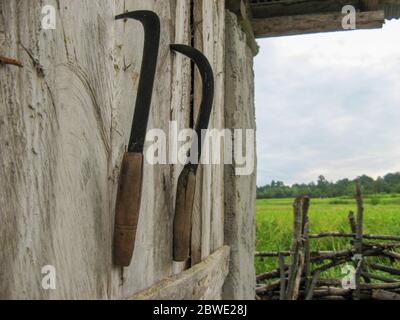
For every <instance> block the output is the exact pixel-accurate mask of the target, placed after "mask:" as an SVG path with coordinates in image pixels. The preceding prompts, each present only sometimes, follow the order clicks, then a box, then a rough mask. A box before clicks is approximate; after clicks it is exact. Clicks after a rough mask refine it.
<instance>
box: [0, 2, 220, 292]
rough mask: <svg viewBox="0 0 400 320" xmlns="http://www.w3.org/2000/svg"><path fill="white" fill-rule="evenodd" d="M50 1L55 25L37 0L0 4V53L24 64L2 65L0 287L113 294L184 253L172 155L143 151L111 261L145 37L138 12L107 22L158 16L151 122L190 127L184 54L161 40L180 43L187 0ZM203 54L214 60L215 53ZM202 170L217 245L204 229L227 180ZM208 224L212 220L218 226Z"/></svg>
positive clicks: (165, 270)
mask: <svg viewBox="0 0 400 320" xmlns="http://www.w3.org/2000/svg"><path fill="white" fill-rule="evenodd" d="M219 3H220V2H219V1H214V2H213V6H214V8H220V7H221V6H222V4H219ZM46 4H51V5H54V6H55V8H56V12H57V28H56V29H55V30H42V29H41V28H39V26H40V21H41V19H42V17H43V16H42V14H41V9H42V7H41V6H42V5H44V4H43V3H42V1H35V2H32V1H27V0H21V1H17V0H11V1H2V2H1V3H0V45H1V47H0V55H3V56H7V57H13V58H15V59H17V60H18V61H21V62H22V63H23V65H24V68H15V67H14V66H9V65H2V66H0V148H1V156H0V181H1V182H2V184H1V186H0V219H1V224H0V243H7V246H4V248H3V249H2V250H1V251H0V298H6V299H13V298H18V299H28V298H29V299H123V298H126V297H129V296H131V295H133V294H135V293H137V292H140V291H142V290H144V289H146V288H149V287H151V286H153V285H154V284H155V283H157V282H159V281H161V280H162V279H164V278H166V277H169V276H171V275H172V274H174V273H179V272H181V271H182V270H183V269H184V268H185V267H186V265H183V264H175V263H173V261H172V234H173V233H172V230H173V215H174V206H175V196H176V187H177V180H178V177H179V174H180V172H181V170H182V165H149V164H148V163H147V162H146V161H145V162H144V170H143V177H144V180H143V181H144V183H143V197H142V203H141V208H140V211H141V214H140V219H139V221H138V230H137V234H136V244H135V246H136V248H135V252H134V255H133V260H132V264H131V266H130V267H129V268H125V269H121V268H118V267H116V266H114V265H113V263H112V260H113V252H112V244H113V243H112V240H113V235H114V218H115V205H116V197H117V190H118V178H119V176H120V170H121V163H122V158H123V155H124V153H125V151H126V145H127V143H128V140H129V134H130V129H131V128H130V126H131V122H132V117H133V113H134V110H133V109H134V105H135V99H136V93H137V92H136V91H137V85H138V78H139V72H140V66H141V59H142V57H141V55H142V48H143V30H142V26H141V24H140V23H139V22H136V21H133V20H129V21H127V22H124V21H115V20H114V16H115V15H116V14H119V13H122V12H124V11H125V10H129V11H131V10H143V9H147V10H153V11H155V12H156V13H157V14H159V16H160V18H161V28H162V32H161V43H160V52H159V59H158V65H157V75H156V83H155V86H154V93H153V101H152V108H151V115H150V119H149V125H148V128H149V129H153V128H157V129H162V130H163V131H164V132H166V133H170V132H171V131H172V128H171V126H170V121H171V120H176V121H177V126H178V130H179V129H182V128H187V127H188V126H189V124H190V119H191V108H190V99H191V96H190V93H191V68H190V62H189V61H188V59H185V58H184V57H183V56H182V55H173V54H172V53H171V52H170V50H169V44H170V43H183V44H189V43H190V39H191V35H190V32H189V31H190V30H189V29H190V28H189V26H190V24H189V22H190V14H191V6H190V1H189V0H165V1H164V0H163V1H148V0H126V1H120V0H115V1H106V0H99V1H96V2H94V1H92V0H82V1H81V0H69V1H67V0H58V1H56V0H49V1H48V2H46ZM208 10H209V9H208ZM218 10H220V9H218ZM218 14H219V13H218V12H216V13H214V14H212V15H211V14H210V13H209V14H208V15H207V19H216V20H215V21H218V24H219V25H220V26H222V24H223V16H222V15H218ZM221 19H222V20H221ZM211 22H212V21H210V23H209V22H208V21H206V22H205V23H206V24H207V25H209V24H213V23H211ZM215 23H217V22H215ZM214 32H215V34H218V35H219V37H222V34H221V33H218V32H216V31H214ZM210 39H211V40H209V45H210V46H211V45H212V43H214V42H213V40H212V37H211V38H210ZM215 46H216V47H218V48H223V44H219V43H217V44H215ZM219 50H221V49H219ZM207 54H208V55H210V57H211V58H210V60H211V61H214V59H215V58H214V57H216V56H218V55H216V54H211V53H210V51H208V53H207ZM221 59H222V58H221V57H220V58H219V60H217V61H221ZM218 68H222V67H221V66H219V67H218ZM218 68H216V69H215V70H219V69H218ZM217 73H218V72H217ZM220 77H223V75H220ZM222 79H223V78H220V79H219V83H221V82H223V80H222ZM220 103H222V102H220ZM218 108H219V109H218ZM221 109H223V104H220V105H218V104H217V109H215V110H221ZM172 149H173V142H171V141H168V146H167V152H172ZM211 177H212V175H211V173H209V174H208V176H207V182H204V184H202V185H200V191H198V192H199V193H202V191H201V188H202V186H203V185H204V187H205V188H207V192H209V194H208V196H207V197H206V196H204V197H203V198H202V199H201V201H202V204H201V205H202V206H203V205H204V207H205V208H207V217H208V218H207V219H208V220H207V221H206V222H207V223H205V225H208V226H209V227H208V230H210V231H207V234H208V243H213V242H214V243H215V245H214V247H215V248H217V247H218V245H219V247H220V246H222V242H221V241H220V240H218V241H216V240H213V241H211V225H212V222H211V217H216V219H217V220H214V221H218V220H220V217H221V214H222V210H221V211H220V209H218V208H220V207H221V206H222V207H221V208H223V199H222V198H217V197H218V193H220V192H221V188H222V186H223V185H222V184H223V181H221V180H220V178H216V177H220V174H219V175H217V176H215V177H214V178H213V179H214V180H215V179H217V182H215V183H216V184H217V185H218V184H219V187H218V188H217V187H213V189H212V191H211V189H209V188H210V186H211V181H212V179H211ZM200 182H201V183H203V179H200ZM216 190H217V191H218V190H219V191H218V192H216ZM196 192H197V191H196ZM212 192H215V196H214V197H215V198H214V199H213V198H212V197H211V194H212ZM218 199H219V200H218ZM217 200H218V201H219V202H218V203H217V204H213V203H212V201H217ZM213 206H214V207H215V206H217V207H216V208H217V209H216V213H215V214H214V213H211V210H212V209H211V208H213ZM204 217H206V215H204ZM214 224H215V225H214V227H213V228H214V230H215V232H219V231H218V230H222V226H219V228H218V224H217V223H214ZM213 232H214V231H213ZM215 237H217V238H218V237H222V234H221V233H218V234H217V233H215ZM204 241H205V240H204ZM208 247H210V246H208ZM209 251H211V249H207V250H206V253H208V252H209ZM45 265H53V266H55V267H56V271H57V289H56V290H51V291H46V290H43V289H42V286H41V281H42V277H43V275H42V274H41V269H42V267H43V266H45ZM214 293H215V292H214ZM205 294H206V293H205Z"/></svg>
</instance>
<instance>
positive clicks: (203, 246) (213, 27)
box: [192, 0, 225, 265]
mask: <svg viewBox="0 0 400 320" xmlns="http://www.w3.org/2000/svg"><path fill="white" fill-rule="evenodd" d="M193 25H194V46H195V47H196V48H197V49H199V50H200V51H202V52H203V53H204V55H205V56H206V57H207V58H208V60H209V61H210V64H211V66H212V68H213V72H214V77H215V97H214V105H213V111H212V115H211V118H210V124H209V129H217V130H220V129H223V128H224V94H223V93H224V85H225V65H224V43H225V5H224V2H223V1H218V0H199V1H194V23H193ZM201 91H202V89H201V80H200V76H199V74H198V73H197V72H196V73H195V87H194V101H195V102H194V107H195V110H194V115H195V116H194V119H196V118H197V114H198V112H199V110H198V106H199V104H200V100H201V94H202V92H201ZM216 152H217V153H219V154H220V155H221V157H220V159H221V162H220V164H207V165H202V166H201V169H199V171H198V173H197V177H198V184H199V185H200V186H199V188H197V189H198V190H200V192H197V193H196V197H195V204H194V210H193V218H192V221H193V226H192V230H193V231H192V252H193V253H194V255H193V256H192V259H193V261H192V265H193V264H195V263H198V262H199V261H200V260H202V259H204V258H206V257H207V256H208V255H210V254H211V253H212V252H214V251H215V250H217V249H218V248H220V247H221V246H222V245H223V242H224V240H223V239H224V236H223V221H224V200H223V199H224V197H223V194H224V189H223V188H224V186H223V175H224V166H223V160H224V158H223V142H222V143H221V144H220V146H219V148H218V150H216ZM211 156H213V154H211ZM199 177H201V178H199Z"/></svg>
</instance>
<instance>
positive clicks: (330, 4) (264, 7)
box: [250, 0, 371, 18]
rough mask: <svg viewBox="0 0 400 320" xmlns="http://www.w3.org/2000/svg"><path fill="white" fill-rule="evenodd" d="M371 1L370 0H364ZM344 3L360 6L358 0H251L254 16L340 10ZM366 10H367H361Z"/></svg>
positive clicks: (265, 16)
mask: <svg viewBox="0 0 400 320" xmlns="http://www.w3.org/2000/svg"><path fill="white" fill-rule="evenodd" d="M365 1H371V0H365ZM345 5H352V6H354V7H355V8H356V9H359V7H360V1H359V0H281V1H268V2H267V1H265V2H262V1H260V2H252V3H251V4H250V7H251V9H252V11H253V17H254V18H272V17H281V16H293V15H302V14H316V13H327V12H331V13H333V12H341V11H342V8H343V7H344V6H345ZM363 11H367V10H363Z"/></svg>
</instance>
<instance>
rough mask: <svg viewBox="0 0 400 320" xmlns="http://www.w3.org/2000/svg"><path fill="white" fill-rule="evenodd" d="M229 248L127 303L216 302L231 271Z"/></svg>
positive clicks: (131, 298)
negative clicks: (161, 301)
mask: <svg viewBox="0 0 400 320" xmlns="http://www.w3.org/2000/svg"><path fill="white" fill-rule="evenodd" d="M229 253H230V249H229V247H228V246H224V247H222V248H221V249H219V250H217V251H216V252H215V253H213V254H212V255H210V256H209V257H208V258H207V259H205V260H204V261H203V262H201V263H199V264H197V265H195V266H194V267H192V268H191V269H188V270H186V271H184V272H182V273H180V274H178V275H175V276H172V277H170V278H167V279H164V280H162V281H161V282H159V283H157V284H156V285H154V286H153V287H151V288H150V289H147V290H145V291H143V292H141V293H139V294H136V295H134V296H133V297H130V298H129V299H128V300H200V299H205V300H217V299H221V288H222V286H223V284H224V282H225V278H226V276H227V275H228V270H229Z"/></svg>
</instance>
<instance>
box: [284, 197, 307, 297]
mask: <svg viewBox="0 0 400 320" xmlns="http://www.w3.org/2000/svg"><path fill="white" fill-rule="evenodd" d="M303 200H304V199H303V198H297V199H296V200H295V202H294V204H293V214H294V225H293V240H292V248H291V252H292V255H291V265H290V267H289V277H288V287H287V291H286V298H287V299H288V300H297V297H298V292H299V285H300V280H301V275H302V272H303V266H304V251H303V249H304V244H303V240H302V235H303V230H304V225H303V222H304V220H303V219H304V218H303Z"/></svg>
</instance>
